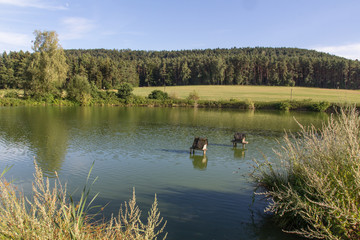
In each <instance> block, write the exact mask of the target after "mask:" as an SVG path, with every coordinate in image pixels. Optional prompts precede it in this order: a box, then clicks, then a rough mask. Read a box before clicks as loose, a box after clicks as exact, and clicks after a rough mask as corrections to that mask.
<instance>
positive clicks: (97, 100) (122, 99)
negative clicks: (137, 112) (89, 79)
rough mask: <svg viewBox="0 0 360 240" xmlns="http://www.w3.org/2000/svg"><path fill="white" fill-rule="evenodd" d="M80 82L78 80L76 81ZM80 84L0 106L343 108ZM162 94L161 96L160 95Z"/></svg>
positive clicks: (5, 99) (10, 98)
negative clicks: (137, 91) (214, 98)
mask: <svg viewBox="0 0 360 240" xmlns="http://www.w3.org/2000/svg"><path fill="white" fill-rule="evenodd" d="M80 80H81V79H80ZM77 84H78V85H81V81H74V82H73V83H71V84H69V87H68V90H69V92H65V93H63V94H62V96H58V95H57V96H55V95H51V94H48V95H46V96H45V97H42V98H37V99H35V98H29V97H25V98H24V97H22V96H21V95H20V94H15V93H13V92H10V93H9V94H4V95H3V96H2V97H0V106H31V105H59V106H76V105H81V106H151V107H152V106H158V107H200V108H233V109H258V110H281V111H292V110H296V111H315V112H323V111H333V109H334V108H337V109H338V108H340V107H341V106H342V105H343V104H334V103H332V104H331V103H329V102H326V101H322V102H313V101H309V100H303V101H288V100H287V101H280V102H279V101H274V102H260V101H259V102H253V101H252V100H250V99H246V100H244V101H239V100H236V99H230V100H217V101H212V100H201V99H200V100H199V99H198V98H196V100H194V99H192V98H190V97H188V98H187V99H179V98H176V97H169V96H167V95H166V97H163V95H161V94H160V93H159V92H161V91H157V92H153V93H152V94H150V97H142V96H136V95H133V94H132V93H131V89H130V87H131V86H130V85H129V86H128V85H124V86H122V88H119V90H118V92H117V93H116V92H114V91H110V90H108V91H103V90H98V89H97V88H96V87H95V86H91V85H90V87H89V86H86V87H84V88H81V89H80V90H79V88H77V87H76V86H77ZM161 93H162V92H161Z"/></svg>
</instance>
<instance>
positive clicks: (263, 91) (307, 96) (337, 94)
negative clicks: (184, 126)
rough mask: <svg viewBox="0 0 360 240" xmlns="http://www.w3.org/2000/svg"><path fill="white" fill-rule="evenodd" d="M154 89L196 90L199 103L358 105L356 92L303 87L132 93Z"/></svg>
mask: <svg viewBox="0 0 360 240" xmlns="http://www.w3.org/2000/svg"><path fill="white" fill-rule="evenodd" d="M155 89H158V90H161V91H165V92H167V93H168V94H169V95H170V96H172V97H174V96H175V97H177V98H186V97H187V96H188V95H189V93H191V92H193V91H196V92H197V93H198V95H199V96H200V100H230V99H237V100H239V101H244V100H247V99H250V100H252V101H266V102H270V101H279V100H290V99H291V98H292V100H311V101H328V102H331V103H357V104H360V91H359V90H342V89H323V88H304V87H272V86H208V85H206V86H204V85H202V86H176V87H165V88H164V87H137V88H135V89H134V94H135V95H139V96H148V95H149V93H151V91H153V90H155Z"/></svg>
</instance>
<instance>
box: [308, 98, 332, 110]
mask: <svg viewBox="0 0 360 240" xmlns="http://www.w3.org/2000/svg"><path fill="white" fill-rule="evenodd" d="M309 107H310V109H311V110H312V111H315V112H324V111H326V110H327V109H328V108H329V107H330V103H329V102H327V101H322V102H317V103H313V104H311V105H310V106H309Z"/></svg>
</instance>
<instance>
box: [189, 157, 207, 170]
mask: <svg viewBox="0 0 360 240" xmlns="http://www.w3.org/2000/svg"><path fill="white" fill-rule="evenodd" d="M190 159H191V160H192V163H193V166H194V168H195V169H198V170H205V169H206V167H207V163H208V158H207V156H206V155H203V156H199V155H190Z"/></svg>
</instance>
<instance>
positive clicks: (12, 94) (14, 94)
mask: <svg viewBox="0 0 360 240" xmlns="http://www.w3.org/2000/svg"><path fill="white" fill-rule="evenodd" d="M4 97H5V98H17V97H19V94H18V92H17V91H16V90H12V91H8V92H6V93H5V94H4Z"/></svg>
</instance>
